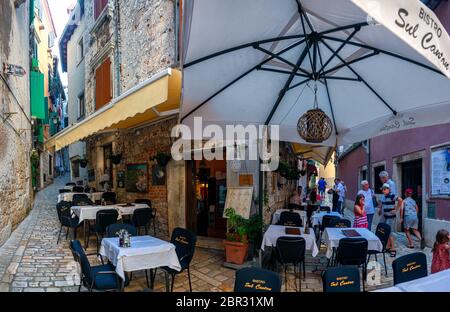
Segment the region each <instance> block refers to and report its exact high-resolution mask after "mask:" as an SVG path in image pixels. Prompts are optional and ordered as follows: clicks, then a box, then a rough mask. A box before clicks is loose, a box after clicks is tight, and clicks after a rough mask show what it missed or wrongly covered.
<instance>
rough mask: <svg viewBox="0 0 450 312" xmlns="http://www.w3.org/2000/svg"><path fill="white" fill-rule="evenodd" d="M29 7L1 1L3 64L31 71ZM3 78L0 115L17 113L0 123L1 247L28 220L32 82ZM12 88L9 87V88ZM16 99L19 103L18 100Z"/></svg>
mask: <svg viewBox="0 0 450 312" xmlns="http://www.w3.org/2000/svg"><path fill="white" fill-rule="evenodd" d="M28 16H29V15H28V4H27V3H25V4H22V5H21V6H20V7H19V8H15V7H14V1H13V0H5V1H0V63H3V62H6V63H10V64H17V65H20V66H22V67H24V68H25V69H26V70H27V72H28V66H29V55H28V51H29V43H28V27H27V25H28ZM1 75H2V76H3V78H4V79H5V80H6V81H4V80H3V79H0V112H1V113H0V114H2V116H3V113H4V112H8V111H9V112H17V114H15V115H13V116H12V117H11V118H10V119H8V120H7V121H6V122H3V121H2V120H0V164H1V165H0V246H1V245H2V244H3V243H4V242H5V241H6V239H8V237H9V236H10V234H11V231H12V230H13V229H14V228H15V227H16V226H17V225H18V224H19V223H20V222H21V221H22V220H23V219H24V218H25V217H26V215H27V214H28V212H29V210H30V207H31V199H32V189H31V177H30V175H31V174H30V173H31V169H30V156H29V155H30V149H31V136H30V131H29V130H24V131H23V132H22V130H20V129H30V128H31V125H30V121H29V118H30V117H29V114H30V101H29V97H30V95H29V79H28V76H27V75H25V76H23V77H12V76H5V75H3V73H1ZM8 86H9V88H8ZM16 99H17V100H16Z"/></svg>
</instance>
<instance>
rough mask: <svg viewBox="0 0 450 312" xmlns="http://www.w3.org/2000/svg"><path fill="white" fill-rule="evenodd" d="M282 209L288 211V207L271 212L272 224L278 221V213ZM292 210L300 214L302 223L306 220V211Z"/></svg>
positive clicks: (279, 213)
mask: <svg viewBox="0 0 450 312" xmlns="http://www.w3.org/2000/svg"><path fill="white" fill-rule="evenodd" d="M283 211H290V210H289V209H278V210H276V211H275V212H274V213H273V218H272V224H277V223H278V221H280V215H281V213H282V212H283ZM293 212H296V213H298V214H299V215H300V218H302V222H303V225H305V222H306V211H303V210H293Z"/></svg>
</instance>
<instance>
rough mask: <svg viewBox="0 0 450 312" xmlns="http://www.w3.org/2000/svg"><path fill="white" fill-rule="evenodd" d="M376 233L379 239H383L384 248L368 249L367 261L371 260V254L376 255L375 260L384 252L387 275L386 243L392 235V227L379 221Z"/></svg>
mask: <svg viewBox="0 0 450 312" xmlns="http://www.w3.org/2000/svg"><path fill="white" fill-rule="evenodd" d="M375 235H376V236H377V237H378V239H379V240H380V241H381V244H383V249H382V250H381V251H378V250H368V251H367V254H368V255H369V256H368V257H367V263H369V261H370V256H371V255H375V261H378V259H377V254H379V253H382V254H383V262H384V271H385V274H386V276H387V274H388V273H387V266H386V253H387V251H386V245H387V243H388V240H389V236H390V235H391V227H390V226H389V225H388V224H386V223H381V222H380V223H378V225H377V228H376V230H375Z"/></svg>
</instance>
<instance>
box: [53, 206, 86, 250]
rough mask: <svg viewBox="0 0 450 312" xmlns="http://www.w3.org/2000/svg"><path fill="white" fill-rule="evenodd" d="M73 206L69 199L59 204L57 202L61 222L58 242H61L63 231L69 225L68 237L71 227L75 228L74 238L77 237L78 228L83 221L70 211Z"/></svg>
mask: <svg viewBox="0 0 450 312" xmlns="http://www.w3.org/2000/svg"><path fill="white" fill-rule="evenodd" d="M71 206H72V203H71V202H67V201H61V202H59V203H58V204H56V212H57V214H58V220H59V223H60V224H61V227H60V229H59V234H58V239H57V241H56V244H59V239H60V237H61V232H62V229H63V227H67V232H66V239H67V238H68V236H69V229H72V230H73V238H74V239H76V238H77V228H78V227H79V226H80V225H81V224H82V223H80V220H79V219H78V217H72V216H71V213H70V207H71Z"/></svg>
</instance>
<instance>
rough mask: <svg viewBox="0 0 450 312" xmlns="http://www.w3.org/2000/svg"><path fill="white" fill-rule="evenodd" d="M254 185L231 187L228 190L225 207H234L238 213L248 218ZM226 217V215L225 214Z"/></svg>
mask: <svg viewBox="0 0 450 312" xmlns="http://www.w3.org/2000/svg"><path fill="white" fill-rule="evenodd" d="M252 198H253V187H252V186H249V187H230V188H228V190H227V198H226V200H225V209H224V210H226V209H227V208H233V209H234V210H235V211H236V214H238V215H240V216H241V217H244V218H246V219H248V218H249V217H250V208H251V207H252ZM223 217H224V218H225V217H226V216H223Z"/></svg>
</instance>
